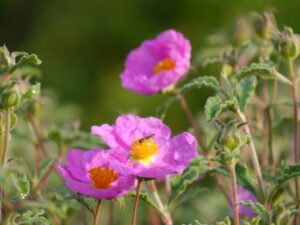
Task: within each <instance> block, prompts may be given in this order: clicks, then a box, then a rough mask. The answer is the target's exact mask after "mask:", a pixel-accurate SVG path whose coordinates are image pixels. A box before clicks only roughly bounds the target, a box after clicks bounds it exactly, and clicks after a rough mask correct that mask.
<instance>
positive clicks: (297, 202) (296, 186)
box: [288, 59, 299, 225]
mask: <svg viewBox="0 0 300 225" xmlns="http://www.w3.org/2000/svg"><path fill="white" fill-rule="evenodd" d="M288 64H289V72H290V76H291V79H292V82H293V86H292V92H293V104H294V163H295V164H298V163H299V158H298V157H299V156H298V144H299V142H298V100H297V81H296V78H295V73H294V68H293V60H292V59H289V60H288ZM298 187H299V185H298V177H297V176H296V177H295V192H296V209H297V210H298V209H299V190H298ZM297 223H298V215H297V214H296V215H295V219H294V225H297Z"/></svg>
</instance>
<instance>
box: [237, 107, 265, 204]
mask: <svg viewBox="0 0 300 225" xmlns="http://www.w3.org/2000/svg"><path fill="white" fill-rule="evenodd" d="M237 114H238V117H239V118H240V120H241V121H242V122H247V120H246V117H245V115H244V114H243V113H242V112H241V111H240V110H239V109H238V111H237ZM245 132H246V133H247V134H248V135H249V136H250V137H251V141H250V145H249V147H250V152H251V157H252V162H253V165H254V169H255V172H256V177H257V183H258V187H259V191H260V197H261V202H262V203H264V202H265V200H264V188H263V179H262V173H261V169H260V165H259V161H258V158H257V153H256V149H255V145H254V142H253V138H252V135H251V132H250V128H249V125H246V126H245Z"/></svg>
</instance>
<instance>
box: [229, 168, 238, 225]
mask: <svg viewBox="0 0 300 225" xmlns="http://www.w3.org/2000/svg"><path fill="white" fill-rule="evenodd" d="M228 169H229V170H230V174H231V181H232V196H233V212H234V224H235V225H239V209H238V206H237V204H236V203H237V201H238V199H237V185H236V174H235V164H234V165H232V166H229V167H228Z"/></svg>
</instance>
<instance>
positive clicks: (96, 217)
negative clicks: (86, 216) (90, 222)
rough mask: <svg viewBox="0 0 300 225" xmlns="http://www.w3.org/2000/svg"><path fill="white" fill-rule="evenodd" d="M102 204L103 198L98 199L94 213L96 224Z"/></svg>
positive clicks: (96, 224) (95, 223) (96, 223)
mask: <svg viewBox="0 0 300 225" xmlns="http://www.w3.org/2000/svg"><path fill="white" fill-rule="evenodd" d="M100 206H101V199H99V200H98V202H97V206H96V210H95V213H94V225H98V219H99V211H100Z"/></svg>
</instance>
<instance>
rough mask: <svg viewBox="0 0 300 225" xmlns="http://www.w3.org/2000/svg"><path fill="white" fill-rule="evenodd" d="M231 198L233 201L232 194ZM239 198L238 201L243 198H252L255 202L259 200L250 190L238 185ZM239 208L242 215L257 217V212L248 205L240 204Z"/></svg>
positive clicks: (245, 199) (246, 199) (244, 199)
mask: <svg viewBox="0 0 300 225" xmlns="http://www.w3.org/2000/svg"><path fill="white" fill-rule="evenodd" d="M230 198H231V201H232V195H231V196H230ZM237 200H238V201H242V200H243V201H248V200H251V201H252V202H253V203H256V202H257V200H256V198H255V197H254V195H253V194H252V193H251V192H250V191H248V190H246V189H244V188H243V187H242V186H238V188H237ZM230 208H231V210H232V207H230ZM238 209H239V215H240V216H241V217H244V216H247V217H255V216H257V213H255V212H254V211H253V210H252V209H251V208H250V207H248V206H244V205H239V206H238Z"/></svg>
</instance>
